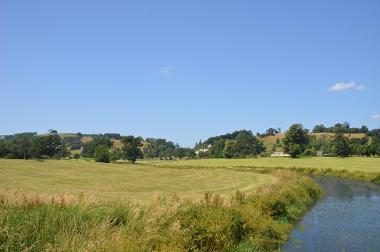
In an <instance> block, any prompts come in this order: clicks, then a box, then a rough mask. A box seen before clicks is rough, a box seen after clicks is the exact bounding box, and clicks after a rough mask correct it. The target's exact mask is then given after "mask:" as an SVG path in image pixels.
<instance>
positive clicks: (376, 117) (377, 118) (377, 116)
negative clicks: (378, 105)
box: [371, 114, 380, 120]
mask: <svg viewBox="0 0 380 252" xmlns="http://www.w3.org/2000/svg"><path fill="white" fill-rule="evenodd" d="M371 117H372V119H373V120H380V115H379V114H374V115H372V116H371Z"/></svg>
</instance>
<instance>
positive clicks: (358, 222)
mask: <svg viewBox="0 0 380 252" xmlns="http://www.w3.org/2000/svg"><path fill="white" fill-rule="evenodd" d="M314 179H315V181H316V182H317V183H318V184H319V185H320V186H321V188H322V189H323V191H324V193H325V195H324V197H323V198H322V199H321V200H320V201H318V202H317V203H316V205H315V206H314V207H313V208H312V209H311V210H310V211H309V212H307V213H306V214H305V215H304V217H303V219H302V221H301V222H299V223H298V224H297V225H296V226H295V228H294V230H293V231H292V233H291V236H290V239H289V241H288V242H287V243H285V244H284V245H283V246H282V250H283V251H309V252H312V251H350V252H351V251H360V252H362V251H380V186H379V185H375V184H371V183H367V182H360V181H353V180H347V179H340V178H335V177H322V176H320V177H315V178H314Z"/></svg>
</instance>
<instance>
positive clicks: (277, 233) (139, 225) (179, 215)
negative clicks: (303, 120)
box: [0, 171, 321, 251]
mask: <svg viewBox="0 0 380 252" xmlns="http://www.w3.org/2000/svg"><path fill="white" fill-rule="evenodd" d="M273 175H274V176H275V177H276V178H277V183H275V184H272V185H270V186H264V187H263V188H261V189H260V190H257V191H256V192H255V193H253V194H250V195H249V194H243V193H240V192H236V193H235V195H234V196H233V197H231V198H230V199H227V198H223V197H221V196H219V195H213V194H211V193H205V195H204V197H203V199H202V200H198V201H189V200H181V199H179V198H178V197H176V196H175V195H174V196H173V197H172V198H162V199H160V200H159V201H157V202H154V203H153V204H149V205H142V204H134V203H132V202H128V201H118V202H115V201H108V202H86V201H85V200H80V199H79V200H76V201H66V200H65V198H50V199H46V198H40V197H38V196H30V197H29V196H28V195H25V194H24V195H16V194H7V193H6V192H2V194H1V195H0V228H1V232H0V250H5V251H22V250H28V251H44V250H71V251H73V250H74V251H77V250H126V251H143V250H170V251H184V250H209V251H215V250H221V249H226V250H229V251H238V250H242V249H246V250H256V251H268V250H273V249H277V248H279V246H280V245H281V244H282V243H283V242H285V241H286V240H287V239H288V235H289V233H290V232H291V230H292V227H293V224H294V223H295V222H296V221H297V220H299V218H300V217H301V216H302V214H303V213H304V212H305V211H306V210H307V209H308V208H310V207H311V206H312V205H313V204H314V203H315V202H316V201H317V200H318V198H319V197H320V195H321V190H320V188H319V187H318V186H317V185H316V184H315V183H314V182H313V181H312V179H310V178H307V177H305V176H301V175H297V174H295V173H292V172H288V171H274V172H273Z"/></svg>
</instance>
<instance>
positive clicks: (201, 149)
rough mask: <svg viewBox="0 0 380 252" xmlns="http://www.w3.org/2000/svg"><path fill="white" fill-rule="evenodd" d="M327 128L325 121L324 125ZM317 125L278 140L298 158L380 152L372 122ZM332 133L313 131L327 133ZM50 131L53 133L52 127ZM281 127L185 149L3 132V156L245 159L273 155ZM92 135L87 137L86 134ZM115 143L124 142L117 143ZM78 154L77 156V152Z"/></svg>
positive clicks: (155, 142) (113, 137) (153, 142)
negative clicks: (268, 144) (267, 140)
mask: <svg viewBox="0 0 380 252" xmlns="http://www.w3.org/2000/svg"><path fill="white" fill-rule="evenodd" d="M322 126H323V125H322ZM322 126H321V125H317V126H315V127H314V129H313V130H312V131H311V132H310V131H309V130H307V129H304V128H303V126H302V125H301V124H294V125H292V126H291V127H290V128H289V129H288V130H287V131H286V132H285V135H284V138H283V139H282V140H281V139H279V138H278V139H277V140H276V143H274V144H273V150H275V149H276V148H277V147H280V148H281V149H283V150H284V151H285V152H286V153H288V154H290V155H291V156H292V157H299V156H302V155H303V156H312V155H316V154H317V153H323V155H328V156H340V157H347V156H353V155H355V156H376V155H380V129H373V130H371V131H369V130H368V128H367V127H366V126H362V127H361V128H351V127H350V126H349V124H348V123H342V124H340V123H338V124H336V125H335V126H334V127H330V128H326V127H324V126H323V127H322ZM322 131H323V133H329V131H331V132H332V131H335V132H332V133H334V136H331V135H323V134H322V135H319V136H318V137H317V136H316V135H313V134H311V133H316V132H322ZM326 131H328V132H326ZM358 131H360V133H364V134H365V136H364V137H357V138H354V137H349V135H350V134H351V133H357V132H358ZM50 132H53V130H51V131H50ZM280 132H281V129H279V128H278V129H275V128H269V129H268V130H267V131H266V132H265V133H263V134H260V133H257V134H256V135H254V134H253V133H252V131H250V130H238V131H234V132H232V133H227V134H224V135H220V136H214V137H210V138H208V139H207V140H206V141H203V142H202V141H199V142H198V143H196V144H195V146H194V148H184V147H181V146H179V145H178V144H174V143H173V142H171V141H168V140H166V139H161V138H146V139H145V140H144V139H143V138H142V137H135V136H121V135H120V134H118V133H106V134H81V133H76V134H66V135H65V136H60V135H59V134H57V132H56V131H54V132H53V133H50V134H45V135H37V133H35V132H26V133H19V134H14V135H9V136H3V137H2V139H0V157H3V158H18V159H32V158H34V159H41V158H68V157H70V158H76V159H77V158H80V157H84V158H94V159H95V160H96V161H98V162H112V161H117V160H124V161H126V160H128V161H130V162H132V163H134V162H135V161H136V160H137V159H141V158H152V159H154V158H158V159H164V160H171V159H183V158H244V157H256V156H259V155H266V154H268V152H267V150H266V148H265V146H264V144H263V139H264V137H266V136H274V135H276V134H278V133H280ZM84 137H87V141H83V138H84ZM115 141H119V142H120V144H119V145H118V146H115V144H114V143H115ZM73 153H75V154H73Z"/></svg>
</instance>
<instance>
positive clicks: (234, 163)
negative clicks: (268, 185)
mask: <svg viewBox="0 0 380 252" xmlns="http://www.w3.org/2000/svg"><path fill="white" fill-rule="evenodd" d="M141 163H143V164H149V165H154V166H157V167H212V168H215V167H225V168H238V167H261V168H315V169H332V170H347V171H348V172H367V173H380V158H366V157H350V158H338V157H303V158H276V157H273V158H272V157H265V158H247V159H193V160H179V161H158V160H157V161H155V160H153V161H142V162H141Z"/></svg>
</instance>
